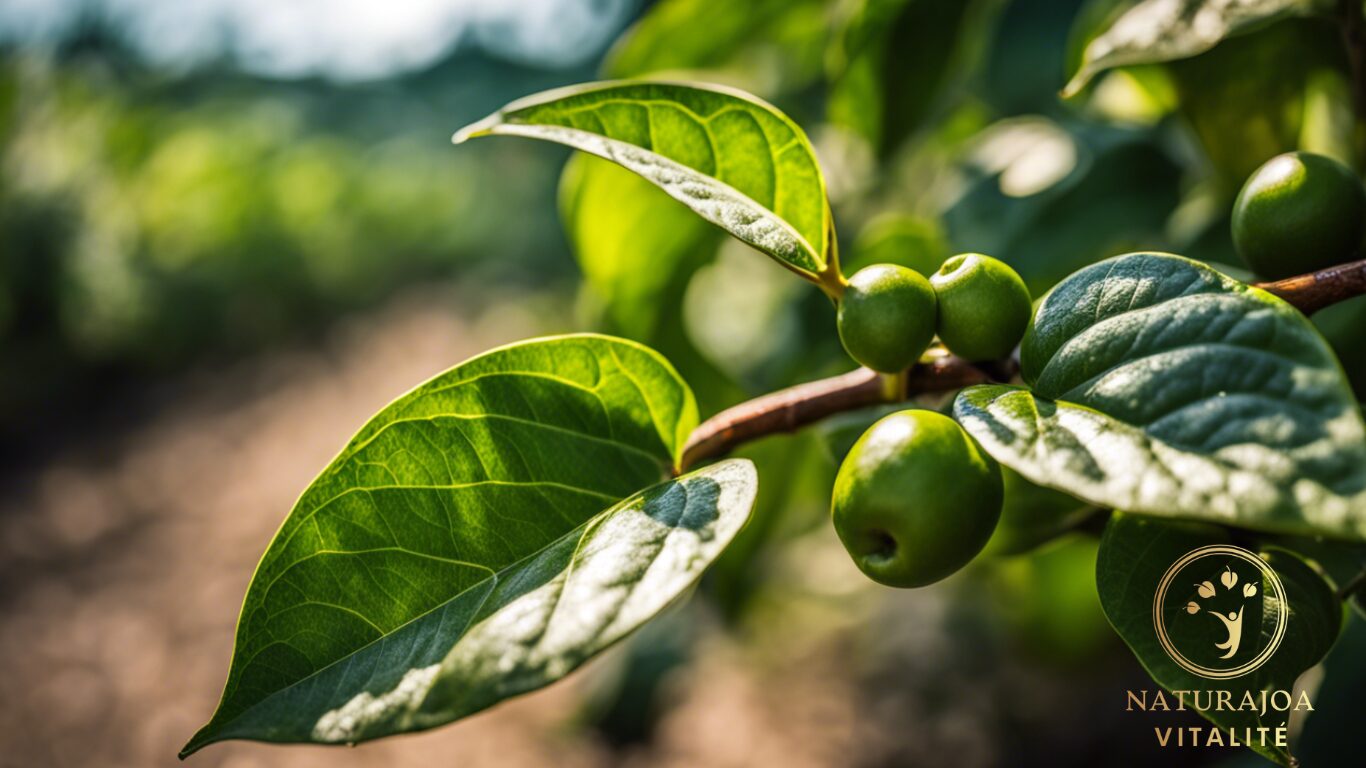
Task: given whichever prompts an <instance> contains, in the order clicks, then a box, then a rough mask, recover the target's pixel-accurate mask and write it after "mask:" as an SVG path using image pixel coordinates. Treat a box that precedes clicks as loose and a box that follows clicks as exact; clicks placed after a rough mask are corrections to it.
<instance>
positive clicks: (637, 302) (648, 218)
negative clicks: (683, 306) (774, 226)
mask: <svg viewBox="0 0 1366 768" xmlns="http://www.w3.org/2000/svg"><path fill="white" fill-rule="evenodd" d="M560 211H561V214H560V217H561V219H563V220H564V224H565V231H566V233H567V234H568V235H569V241H570V244H571V245H572V246H573V248H574V254H575V256H576V257H577V258H578V262H579V266H580V268H582V270H583V277H584V281H585V282H586V283H587V284H588V286H589V288H590V289H591V290H592V291H593V292H594V294H595V295H596V297H597V298H598V299H599V300H600V301H601V302H602V303H603V305H604V307H603V308H604V310H605V312H606V314H607V316H608V319H609V320H610V321H611V326H612V328H613V330H615V331H619V332H623V333H629V335H630V336H631V337H633V338H636V339H637V340H639V341H642V342H651V343H652V342H653V338H654V336H655V335H656V333H657V331H658V327H659V325H660V324H661V320H663V318H662V317H661V313H660V312H659V311H658V308H659V307H660V306H661V305H663V304H665V303H666V299H667V298H669V297H671V296H681V294H682V292H683V290H684V288H685V287H686V284H687V279H688V278H690V277H691V276H692V274H693V273H694V272H696V271H697V268H698V267H700V266H701V265H702V264H705V263H706V262H707V261H709V260H710V259H711V258H712V257H713V256H714V255H715V252H716V242H717V240H718V237H717V236H718V235H719V233H718V232H717V230H716V228H715V227H711V226H709V225H708V224H707V223H706V222H705V221H703V220H702V219H700V218H698V217H697V216H694V215H693V214H692V213H691V212H690V211H689V210H688V209H687V208H685V207H683V206H681V205H679V204H678V203H676V202H674V201H673V200H672V199H671V198H669V197H668V196H667V195H665V194H664V193H663V192H661V191H660V190H659V189H657V188H656V187H654V186H653V185H651V184H650V183H649V182H647V181H645V180H644V179H642V178H641V177H639V176H636V175H635V174H633V173H631V172H630V171H627V170H625V169H623V168H621V167H620V166H617V165H613V164H612V163H609V162H607V161H605V160H601V159H599V158H596V157H593V156H591V155H577V156H575V157H572V158H570V160H569V163H568V164H567V165H566V166H565V170H564V177H563V178H562V180H561V185H560ZM609 212H610V214H609ZM675 303H676V302H675ZM669 320H670V322H676V318H669ZM666 352H667V350H666Z"/></svg>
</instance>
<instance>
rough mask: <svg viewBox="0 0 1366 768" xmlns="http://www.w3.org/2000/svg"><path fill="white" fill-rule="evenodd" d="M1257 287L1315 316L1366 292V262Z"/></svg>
mask: <svg viewBox="0 0 1366 768" xmlns="http://www.w3.org/2000/svg"><path fill="white" fill-rule="evenodd" d="M1257 287H1258V288H1261V289H1262V290H1264V291H1266V292H1267V293H1273V294H1275V295H1277V296H1279V297H1281V298H1282V299H1285V300H1286V301H1287V302H1289V303H1290V304H1293V305H1294V306H1295V307H1296V308H1297V309H1299V310H1300V311H1301V312H1303V313H1305V314H1306V315H1312V314H1314V313H1315V312H1317V311H1319V310H1320V309H1323V308H1324V307H1328V306H1332V305H1333V304H1336V303H1338V302H1339V301H1344V300H1346V299H1350V298H1352V297H1354V296H1360V295H1362V294H1363V293H1366V260H1362V261H1353V262H1349V263H1347V264H1339V265H1337V266H1336V267H1329V268H1328V269H1323V270H1319V271H1318V272H1310V273H1309V274H1305V275H1296V276H1295V277H1287V278H1286V279H1284V280H1277V281H1276V282H1274V283H1257Z"/></svg>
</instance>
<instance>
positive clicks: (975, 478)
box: [831, 253, 1031, 587]
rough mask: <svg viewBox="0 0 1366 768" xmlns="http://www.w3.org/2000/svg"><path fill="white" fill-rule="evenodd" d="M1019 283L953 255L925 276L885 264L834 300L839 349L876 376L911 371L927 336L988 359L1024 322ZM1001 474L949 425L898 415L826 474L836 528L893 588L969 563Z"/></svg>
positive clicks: (1026, 300) (986, 262) (993, 265)
mask: <svg viewBox="0 0 1366 768" xmlns="http://www.w3.org/2000/svg"><path fill="white" fill-rule="evenodd" d="M1030 314H1031V302H1030V296H1029V289H1028V288H1026V287H1025V283H1024V281H1023V280H1021V279H1020V276H1019V275H1018V274H1016V272H1015V270H1013V269H1011V268H1010V267H1009V266H1007V265H1006V264H1005V263H1003V262H1001V261H998V260H997V259H993V258H991V257H990V256H983V255H981V254H976V253H967V254H962V255H959V256H954V257H953V258H951V259H949V260H948V261H946V262H944V264H943V266H941V267H940V268H939V271H938V272H935V273H934V274H933V275H932V276H930V278H929V279H926V278H925V277H924V276H923V275H921V274H920V273H919V272H916V271H915V270H912V269H908V268H906V267H902V266H897V265H895V264H875V265H873V266H870V267H866V268H864V269H861V270H859V271H858V272H856V273H855V274H854V275H853V277H851V278H849V282H848V285H847V287H846V288H845V291H844V295H843V297H841V299H840V302H839V310H838V319H837V324H838V328H839V335H840V341H842V342H843V343H844V348H845V350H847V351H848V352H849V355H850V356H851V357H853V358H854V359H855V360H857V361H858V362H859V363H862V364H863V365H865V366H867V367H868V368H871V369H873V370H875V371H878V372H881V373H884V374H896V373H899V372H901V371H904V370H906V369H907V368H909V367H910V366H912V365H914V364H915V362H916V361H917V360H919V359H920V357H921V355H923V354H924V353H925V350H926V349H927V348H928V347H929V345H930V343H931V342H932V341H933V340H934V337H935V336H936V335H937V336H938V337H939V340H940V341H941V342H943V344H944V346H945V347H946V348H947V349H948V350H949V351H950V352H953V353H954V354H956V355H958V356H959V357H962V358H964V359H966V360H970V361H986V360H996V359H999V358H1002V357H1005V356H1006V355H1009V354H1010V352H1011V351H1012V350H1013V349H1014V348H1015V346H1016V345H1017V344H1019V342H1020V339H1021V337H1022V336H1024V332H1025V328H1026V327H1027V326H1028V325H1029V318H1030ZM1002 500H1003V491H1002V485H1001V471H1000V468H999V467H997V465H996V463H995V462H994V461H992V459H991V457H990V456H988V455H987V454H986V453H985V452H983V451H982V449H981V447H980V446H978V445H977V443H976V442H974V441H973V439H972V437H970V436H969V435H968V434H967V433H966V432H964V431H963V429H962V427H960V426H958V423H957V422H955V421H954V420H953V419H951V418H949V417H948V416H944V415H942V414H940V413H936V412H934V411H926V410H906V411H900V412H898V413H894V414H892V415H890V416H887V417H885V418H883V419H882V420H880V421H878V422H877V423H876V424H874V425H873V426H872V427H870V428H869V429H868V431H867V432H865V433H864V434H863V436H862V437H860V438H859V440H858V442H856V443H855V444H854V447H853V448H852V449H851V450H850V451H849V454H848V455H847V456H846V457H845V458H844V462H843V463H842V464H841V465H840V470H839V474H838V476H837V477H836V478H835V488H834V493H833V498H832V501H831V513H832V516H833V519H834V524H835V531H836V532H837V533H838V534H839V537H840V540H841V541H842V542H843V543H844V546H845V549H847V550H848V551H849V554H850V555H851V556H852V557H853V559H854V563H855V564H856V565H857V566H858V567H859V569H860V570H862V571H863V572H864V573H865V574H867V575H868V577H869V578H871V579H873V580H874V581H877V582H879V583H882V584H886V585H888V586H893V587H919V586H924V585H926V584H930V583H933V582H936V581H938V580H940V579H942V578H944V577H945V576H948V575H949V574H951V573H954V572H955V571H957V570H959V569H960V568H962V567H963V566H964V565H966V564H967V563H968V561H970V560H972V558H973V557H975V556H976V555H977V554H978V553H979V552H981V551H982V548H983V547H984V546H985V545H986V543H987V540H988V539H990V538H991V533H992V531H993V530H995V528H996V524H997V521H998V520H999V519H1000V516H1001V503H1002Z"/></svg>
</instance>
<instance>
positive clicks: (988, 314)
mask: <svg viewBox="0 0 1366 768" xmlns="http://www.w3.org/2000/svg"><path fill="white" fill-rule="evenodd" d="M1363 237H1366V188H1363V186H1362V183H1361V180H1360V179H1359V178H1358V177H1357V176H1356V175H1355V174H1354V173H1353V172H1352V171H1351V170H1350V169H1348V168H1347V167H1345V166H1343V165H1342V164H1340V163H1338V162H1337V161H1335V160H1332V159H1330V158H1327V157H1323V156H1320V155H1314V154H1309V153H1305V152H1291V153H1288V154H1284V155H1279V156H1277V157H1274V158H1272V159H1271V160H1270V161H1268V162H1267V163H1266V164H1265V165H1263V166H1262V167H1261V168H1259V169H1257V171H1256V172H1255V173H1253V174H1252V176H1251V177H1250V178H1249V179H1248V180H1247V183H1246V184H1245V185H1244V186H1243V189H1242V191H1241V192H1240V193H1239V195H1238V198H1237V201H1236V202H1235V204H1234V208H1233V242H1234V245H1235V247H1236V248H1237V249H1238V252H1239V254H1241V256H1242V257H1243V259H1244V260H1245V261H1246V262H1247V264H1248V266H1249V267H1251V268H1252V269H1253V270H1254V271H1255V272H1256V273H1257V274H1258V275H1260V276H1262V277H1263V278H1267V279H1273V280H1275V279H1281V278H1284V277H1289V276H1290V275H1295V274H1300V273H1303V272H1312V271H1315V270H1319V269H1324V268H1326V267H1330V266H1332V265H1335V264H1340V263H1343V262H1347V261H1352V260H1354V259H1357V258H1360V254H1361V251H1362V246H1363V242H1362V241H1363ZM1031 311H1032V310H1031V301H1030V296H1029V290H1028V289H1027V288H1026V287H1025V284H1024V281H1023V280H1021V279H1020V276H1019V275H1018V274H1016V273H1015V271H1014V270H1013V269H1011V268H1010V267H1009V266H1007V265H1006V264H1004V263H1002V262H1000V261H997V260H996V259H993V258H991V257H989V256H982V255H980V254H975V253H969V254H962V255H959V256H954V257H953V258H951V259H949V260H948V261H946V262H944V264H943V266H942V267H940V268H939V271H938V272H936V273H934V275H932V276H930V278H929V279H926V278H925V277H924V276H923V275H921V274H920V273H919V272H916V271H915V270H912V269H908V268H906V267H902V266H897V265H894V264H876V265H873V266H871V267H866V268H864V269H861V270H859V271H858V272H857V273H855V274H854V275H853V277H851V278H849V281H848V285H847V287H846V288H845V291H844V295H843V297H842V298H841V299H840V302H839V310H838V326H839V335H840V341H842V342H843V343H844V348H845V350H847V351H848V352H849V355H850V356H851V357H853V358H854V359H855V360H857V361H858V362H859V363H861V364H863V365H865V366H867V367H868V368H871V369H873V370H875V371H878V372H880V373H884V374H897V373H899V372H901V371H905V370H906V369H907V368H909V367H910V366H912V365H914V364H915V363H916V361H918V360H919V359H920V357H921V355H923V354H924V353H925V350H926V349H927V348H928V347H929V345H930V344H931V342H933V340H934V338H935V336H938V337H939V340H940V341H941V342H942V343H943V345H944V346H945V347H946V348H947V349H948V350H949V351H950V352H952V353H954V354H956V355H958V356H959V357H962V358H964V359H966V360H969V361H974V362H977V361H987V360H996V359H999V358H1002V357H1005V356H1006V355H1009V354H1010V352H1011V351H1012V350H1013V349H1014V348H1015V346H1016V345H1017V344H1018V343H1019V342H1020V339H1021V338H1022V337H1023V335H1024V332H1025V329H1026V327H1027V326H1028V324H1029V320H1030V317H1031ZM1003 495H1004V494H1003V487H1002V479H1001V471H1000V468H999V467H997V465H996V464H995V462H994V461H992V459H991V457H990V456H988V455H987V454H986V453H984V452H983V451H982V449H981V447H980V446H979V445H977V443H976V442H974V441H973V439H972V437H971V436H969V435H968V434H967V433H966V432H964V431H963V429H962V428H961V427H960V426H958V424H957V422H955V421H954V420H953V419H951V418H949V417H947V416H944V415H942V414H940V413H937V412H934V411H928V410H906V411H901V412H898V413H894V414H892V415H890V416H887V417H885V418H883V419H882V420H880V421H878V422H877V423H876V424H874V425H873V426H872V427H870V428H869V429H868V431H867V432H865V433H864V434H863V436H862V437H860V438H859V440H858V442H856V443H855V444H854V447H853V448H852V449H851V450H850V451H849V454H848V455H847V456H846V457H845V459H844V462H843V463H842V464H841V465H840V469H839V474H838V475H837V476H836V478H835V488H834V493H833V498H832V502H831V514H832V517H833V519H834V524H835V531H836V532H837V533H838V534H839V537H840V540H841V541H842V542H843V543H844V546H845V549H847V550H848V551H849V554H850V555H851V556H852V557H853V559H854V562H855V564H857V565H858V567H859V569H860V570H862V571H863V572H864V573H865V574H867V575H868V576H869V577H870V578H872V579H873V580H874V581H877V582H880V583H882V584H886V585H889V586H894V587H918V586H924V585H926V584H930V583H933V582H935V581H938V580H940V579H942V578H944V577H945V576H948V575H949V574H952V573H954V572H955V571H957V570H959V569H960V568H962V567H963V566H964V565H967V563H968V562H969V561H970V560H972V559H973V558H974V557H976V556H977V554H978V553H979V552H981V551H982V548H983V547H984V546H986V543H987V540H988V539H990V538H991V535H992V532H993V531H994V530H995V528H996V525H997V523H998V521H999V519H1000V515H1001V506H1002V503H1003Z"/></svg>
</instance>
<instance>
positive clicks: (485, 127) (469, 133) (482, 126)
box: [451, 114, 499, 144]
mask: <svg viewBox="0 0 1366 768" xmlns="http://www.w3.org/2000/svg"><path fill="white" fill-rule="evenodd" d="M498 122H499V120H498V115H497V114H493V115H489V116H488V117H486V118H484V119H483V120H480V121H479V122H476V123H470V124H469V125H467V126H465V127H464V128H461V129H460V130H458V131H456V132H455V133H454V134H452V135H451V143H452V144H464V143H465V142H467V141H469V140H470V139H476V138H479V137H480V136H488V135H489V134H491V133H493V126H494V125H496V124H497V123H498Z"/></svg>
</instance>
